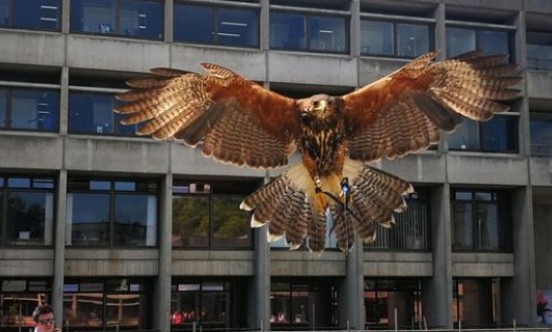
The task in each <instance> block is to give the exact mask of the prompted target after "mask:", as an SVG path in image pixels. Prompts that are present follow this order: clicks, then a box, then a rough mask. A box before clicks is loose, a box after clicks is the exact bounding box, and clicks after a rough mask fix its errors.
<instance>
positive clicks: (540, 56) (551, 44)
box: [527, 31, 552, 70]
mask: <svg viewBox="0 0 552 332" xmlns="http://www.w3.org/2000/svg"><path fill="white" fill-rule="evenodd" d="M527 67H528V68H532V69H545V70H552V33H547V32H535V31H527Z"/></svg>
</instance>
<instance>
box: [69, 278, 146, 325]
mask: <svg viewBox="0 0 552 332" xmlns="http://www.w3.org/2000/svg"><path fill="white" fill-rule="evenodd" d="M150 303H151V290H150V287H149V285H148V283H147V282H145V281H142V280H134V279H129V278H117V279H106V280H104V279H98V280H94V279H91V280H90V279H88V280H86V281H84V280H77V279H70V278H69V279H66V280H65V284H64V286H63V321H64V322H67V323H68V325H69V326H71V327H73V328H76V329H78V330H82V329H93V330H102V329H107V330H115V329H116V330H119V329H122V330H136V329H147V328H151V322H149V321H148V316H149V315H147V313H148V312H150V310H151V307H150Z"/></svg>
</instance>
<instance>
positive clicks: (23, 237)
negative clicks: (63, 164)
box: [0, 177, 54, 246]
mask: <svg viewBox="0 0 552 332" xmlns="http://www.w3.org/2000/svg"><path fill="white" fill-rule="evenodd" d="M0 179H1V180H0V203H1V204H0V218H2V219H3V220H2V224H3V225H4V227H3V229H4V230H5V233H3V234H4V238H3V239H2V242H3V244H4V245H8V246H44V245H46V246H49V245H52V239H53V236H52V232H53V223H54V179H53V178H48V177H44V178H28V177H0Z"/></svg>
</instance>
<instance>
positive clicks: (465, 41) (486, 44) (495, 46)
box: [446, 27, 515, 62]
mask: <svg viewBox="0 0 552 332" xmlns="http://www.w3.org/2000/svg"><path fill="white" fill-rule="evenodd" d="M446 34H447V36H446V42H447V57H453V56H456V55H459V54H462V53H466V52H469V51H473V50H476V49H481V50H483V52H484V53H485V54H504V55H509V56H510V59H509V60H510V62H514V61H515V58H514V54H515V53H514V49H513V38H514V35H513V33H512V32H510V31H506V30H491V29H485V28H471V27H469V28H468V27H447V28H446Z"/></svg>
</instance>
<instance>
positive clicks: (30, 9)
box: [0, 0, 61, 30]
mask: <svg viewBox="0 0 552 332" xmlns="http://www.w3.org/2000/svg"><path fill="white" fill-rule="evenodd" d="M12 4H13V6H14V9H13V15H14V17H13V27H15V28H30V29H41V30H59V17H60V13H61V10H60V9H61V7H60V5H61V4H60V0H30V1H29V0H28V1H22V0H17V1H13V2H12ZM0 7H1V5H0Z"/></svg>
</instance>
